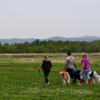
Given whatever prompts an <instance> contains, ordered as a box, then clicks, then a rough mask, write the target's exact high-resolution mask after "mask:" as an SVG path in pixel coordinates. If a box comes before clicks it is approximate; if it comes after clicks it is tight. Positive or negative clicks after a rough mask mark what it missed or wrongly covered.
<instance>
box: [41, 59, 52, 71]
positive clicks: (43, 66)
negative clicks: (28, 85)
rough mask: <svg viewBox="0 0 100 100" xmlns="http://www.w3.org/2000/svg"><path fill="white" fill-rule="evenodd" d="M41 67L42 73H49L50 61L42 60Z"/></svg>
mask: <svg viewBox="0 0 100 100" xmlns="http://www.w3.org/2000/svg"><path fill="white" fill-rule="evenodd" d="M41 67H42V69H43V71H50V68H51V67H52V64H51V61H50V60H43V64H42V66H41Z"/></svg>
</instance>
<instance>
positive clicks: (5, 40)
mask: <svg viewBox="0 0 100 100" xmlns="http://www.w3.org/2000/svg"><path fill="white" fill-rule="evenodd" d="M35 40H36V39H35V38H29V39H19V38H13V39H0V42H1V43H2V44H4V43H8V44H14V43H24V42H30V43H31V42H33V41H35ZM39 40H40V41H43V40H46V41H49V40H53V41H58V40H60V41H86V42H91V41H95V40H100V37H97V36H83V37H74V38H64V37H59V36H56V37H51V38H47V39H39Z"/></svg>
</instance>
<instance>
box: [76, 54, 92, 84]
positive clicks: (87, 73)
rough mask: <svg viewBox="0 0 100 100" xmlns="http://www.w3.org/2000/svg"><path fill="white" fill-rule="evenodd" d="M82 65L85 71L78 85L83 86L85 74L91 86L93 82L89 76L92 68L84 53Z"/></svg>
mask: <svg viewBox="0 0 100 100" xmlns="http://www.w3.org/2000/svg"><path fill="white" fill-rule="evenodd" d="M81 63H82V69H83V71H82V73H81V76H80V83H78V85H81V84H82V81H83V77H84V74H85V75H86V77H87V79H88V82H89V85H90V84H91V80H90V76H89V72H90V66H89V60H88V58H87V55H86V53H82V60H81Z"/></svg>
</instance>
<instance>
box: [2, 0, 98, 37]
mask: <svg viewBox="0 0 100 100" xmlns="http://www.w3.org/2000/svg"><path fill="white" fill-rule="evenodd" d="M86 35H90V36H99V37H100V0H0V39H9V38H39V39H44V38H49V37H53V36H61V37H81V36H86Z"/></svg>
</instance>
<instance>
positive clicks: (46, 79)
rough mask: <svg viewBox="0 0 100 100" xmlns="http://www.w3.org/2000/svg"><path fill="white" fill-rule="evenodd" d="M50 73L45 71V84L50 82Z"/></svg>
mask: <svg viewBox="0 0 100 100" xmlns="http://www.w3.org/2000/svg"><path fill="white" fill-rule="evenodd" d="M49 72H50V71H44V76H45V83H48V82H49V80H48V74H49Z"/></svg>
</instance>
